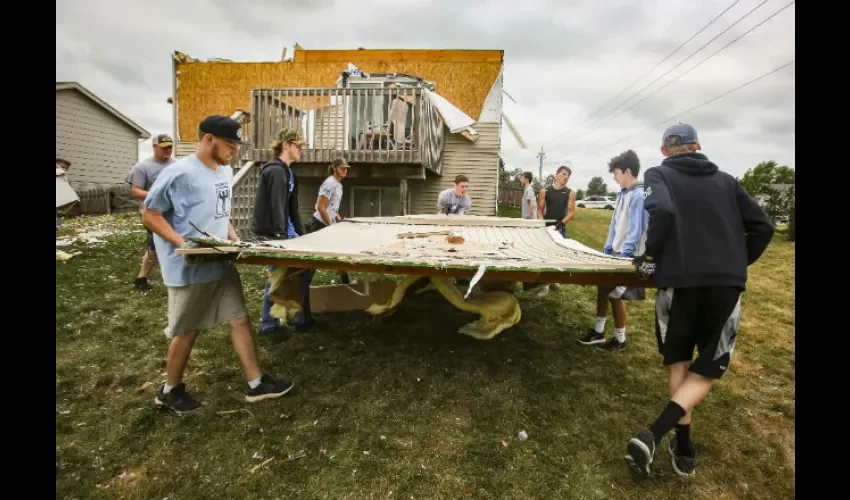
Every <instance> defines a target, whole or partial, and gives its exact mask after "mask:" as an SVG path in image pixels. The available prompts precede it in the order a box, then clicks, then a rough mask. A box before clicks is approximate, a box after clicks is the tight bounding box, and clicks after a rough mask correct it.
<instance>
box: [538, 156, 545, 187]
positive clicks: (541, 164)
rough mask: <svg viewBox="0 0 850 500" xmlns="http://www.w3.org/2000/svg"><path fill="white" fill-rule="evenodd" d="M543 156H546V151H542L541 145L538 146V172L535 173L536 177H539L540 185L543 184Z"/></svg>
mask: <svg viewBox="0 0 850 500" xmlns="http://www.w3.org/2000/svg"><path fill="white" fill-rule="evenodd" d="M543 158H546V153H544V152H543V146H540V152H539V153H537V159H538V160H540V167H539V169H540V170H539V172H538V174H537V178H538V179H539V182H540V185H541V186H542V185H543V184H544V182H543Z"/></svg>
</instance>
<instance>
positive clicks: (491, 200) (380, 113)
mask: <svg viewBox="0 0 850 500" xmlns="http://www.w3.org/2000/svg"><path fill="white" fill-rule="evenodd" d="M503 65H504V51H502V50H301V49H296V51H295V55H294V57H293V59H292V60H286V61H278V62H262V63H241V62H232V61H222V60H214V61H212V60H211V61H199V60H196V59H192V58H190V57H188V56H186V55H185V54H182V53H180V52H175V53H174V54H173V69H174V72H173V74H174V80H173V84H174V95H173V96H172V99H171V100H170V102H172V104H173V106H174V121H175V130H174V134H175V139H176V141H177V147H176V148H175V150H176V151H175V154H176V156H178V157H179V156H184V155H186V154H189V153H191V152H193V151H194V149H195V147H196V142H195V141H197V126H198V123H199V122H200V120H202V119H203V118H204V117H205V116H207V115H210V114H224V115H232V114H233V113H234V112H237V111H238V110H244V111H249V112H250V123H248V124H247V125H246V127H245V129H244V130H243V132H244V135H243V137H244V138H245V140H249V141H250V142H251V143H252V144H251V145H250V146H248V147H246V148H243V152H242V155H243V158H242V159H243V165H244V166H243V167H241V168H239V169H238V171H237V173H236V176H235V178H234V184H235V187H234V213H233V218H234V224H235V226H236V227H237V229H238V230H240V231H244V230H245V229H246V227H248V226H249V225H250V217H251V213H252V211H253V199H254V193H255V190H256V179H257V173H256V170H257V167H258V166H259V165H261V164H262V162H263V161H265V160H267V159H268V158H269V155H270V151H269V150H268V147H269V145H270V143H271V140H272V136H273V134H274V133H275V132H276V131H277V130H279V129H280V128H281V127H283V126H291V127H299V128H300V129H301V130H302V131H303V132H304V135H305V137H306V140H307V145H306V147H305V150H304V153H303V155H302V159H301V161H300V162H298V163H296V164H294V165H293V169H294V171H295V173H296V175H298V176H299V179H300V183H301V184H300V188H299V194H300V196H299V204H300V207H301V211H302V216H303V217H305V218H307V219H306V220H309V217H311V216H312V215H311V214H312V213H313V210H314V209H313V207H314V204H315V201H316V195H317V192H318V187H319V184H320V183H321V182H322V181H323V180H324V178H325V177H326V175H327V165H328V164H329V163H330V162H331V161H332V160H333V159H334V158H335V157H337V156H343V157H345V158H346V159H347V160H348V161H349V162H350V163H352V164H353V165H354V168H352V169H351V170H350V171H349V174H348V177H347V178H346V180H345V182H344V186H345V190H344V194H343V206H342V207H341V214H342V215H343V216H344V217H352V216H377V215H401V214H404V213H408V214H420V213H436V210H437V209H436V204H437V195H438V194H439V192H440V191H441V190H443V189H446V188H449V187H451V186H452V185H453V179H454V177H455V176H456V175H458V174H465V175H467V176H468V177H469V178H470V189H469V193H470V195H471V197H472V200H473V204H472V206H473V208H472V211H471V213H472V214H474V215H496V213H497V189H498V168H499V151H500V148H501V137H500V135H501V124H502V118H503V112H502V93H503V91H502V74H503ZM508 127H509V130H510V131H511V132H512V133H514V135H517V134H516V132H515V131H514V130H513V127H511V126H510V123H509V122H508ZM517 140H518V142H519V143H520V144H521V145H524V143H523V142H522V139H521V138H519V137H518V136H517Z"/></svg>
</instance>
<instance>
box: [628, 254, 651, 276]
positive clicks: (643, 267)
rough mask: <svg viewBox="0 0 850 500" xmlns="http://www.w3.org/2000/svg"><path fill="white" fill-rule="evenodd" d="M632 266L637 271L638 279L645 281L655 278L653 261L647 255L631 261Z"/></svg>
mask: <svg viewBox="0 0 850 500" xmlns="http://www.w3.org/2000/svg"><path fill="white" fill-rule="evenodd" d="M632 265H633V266H635V269H636V270H637V274H638V277H639V278H640V279H642V280H647V279H650V278H652V277H653V276H655V260H654V259H653V258H652V257H650V256H648V255H641V256H640V257H635V258H634V259H632Z"/></svg>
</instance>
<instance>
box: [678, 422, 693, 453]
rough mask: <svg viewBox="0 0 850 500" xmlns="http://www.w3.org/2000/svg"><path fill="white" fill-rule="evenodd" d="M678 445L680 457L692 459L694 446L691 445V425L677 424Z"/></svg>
mask: <svg viewBox="0 0 850 500" xmlns="http://www.w3.org/2000/svg"><path fill="white" fill-rule="evenodd" d="M676 445H677V446H678V448H679V455H683V456H686V457H692V456H694V455H695V453H694V445H693V444H692V443H691V424H685V425H682V424H676Z"/></svg>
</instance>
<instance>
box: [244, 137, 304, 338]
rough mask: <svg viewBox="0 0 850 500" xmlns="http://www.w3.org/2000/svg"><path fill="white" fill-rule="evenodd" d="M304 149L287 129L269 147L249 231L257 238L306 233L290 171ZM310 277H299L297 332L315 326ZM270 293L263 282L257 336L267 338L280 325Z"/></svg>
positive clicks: (284, 237) (302, 273) (288, 237)
mask: <svg viewBox="0 0 850 500" xmlns="http://www.w3.org/2000/svg"><path fill="white" fill-rule="evenodd" d="M303 146H304V139H303V136H302V135H301V133H300V132H298V131H297V130H293V129H288V128H285V129H283V130H281V131H280V132H279V133H278V135H277V137H276V139H275V142H274V144H272V151H273V152H274V155H275V158H274V159H272V160H271V161H269V162H268V163H266V164H265V165H263V166H262V168H261V169H260V185H259V188H258V189H257V199H256V202H255V205H254V221H253V225H252V230H253V231H254V234H256V235H257V236H259V237H262V238H270V239H275V240H285V239H290V238H297V237H298V236H302V235H304V233H305V232H306V231H305V230H304V224H303V223H302V222H301V215H300V214H299V213H298V179H297V178H296V177H295V174H294V173H293V172H292V169H291V168H290V167H289V166H290V165H291V164H292V163H293V162H295V161H298V160H299V159H300V158H301V151H302V149H303ZM275 269H276V267H275V266H269V273H271V272H274V270H275ZM311 274H312V273H311V271H310V270H306V271H303V272H301V274H300V275H299V282H300V287H301V309H302V311H301V313H300V314H298V315H296V317H295V319H294V321H293V323H294V325H295V329H296V330H298V331H304V330H307V329H308V328H310V327H311V326H312V325H313V324H314V323H315V322H314V320H313V317H312V314H311V313H310V278H311ZM270 289H271V284H270V283H269V282H268V281H266V285H265V291H264V293H263V307H262V313H261V314H262V316H261V321H260V333H262V334H266V335H268V334H272V333H275V332H276V331H278V329H279V325H280V324H279V322H278V319H277V318H275V317H274V316H272V315H271V308H272V301H271V296H270V295H271V290H270Z"/></svg>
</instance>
